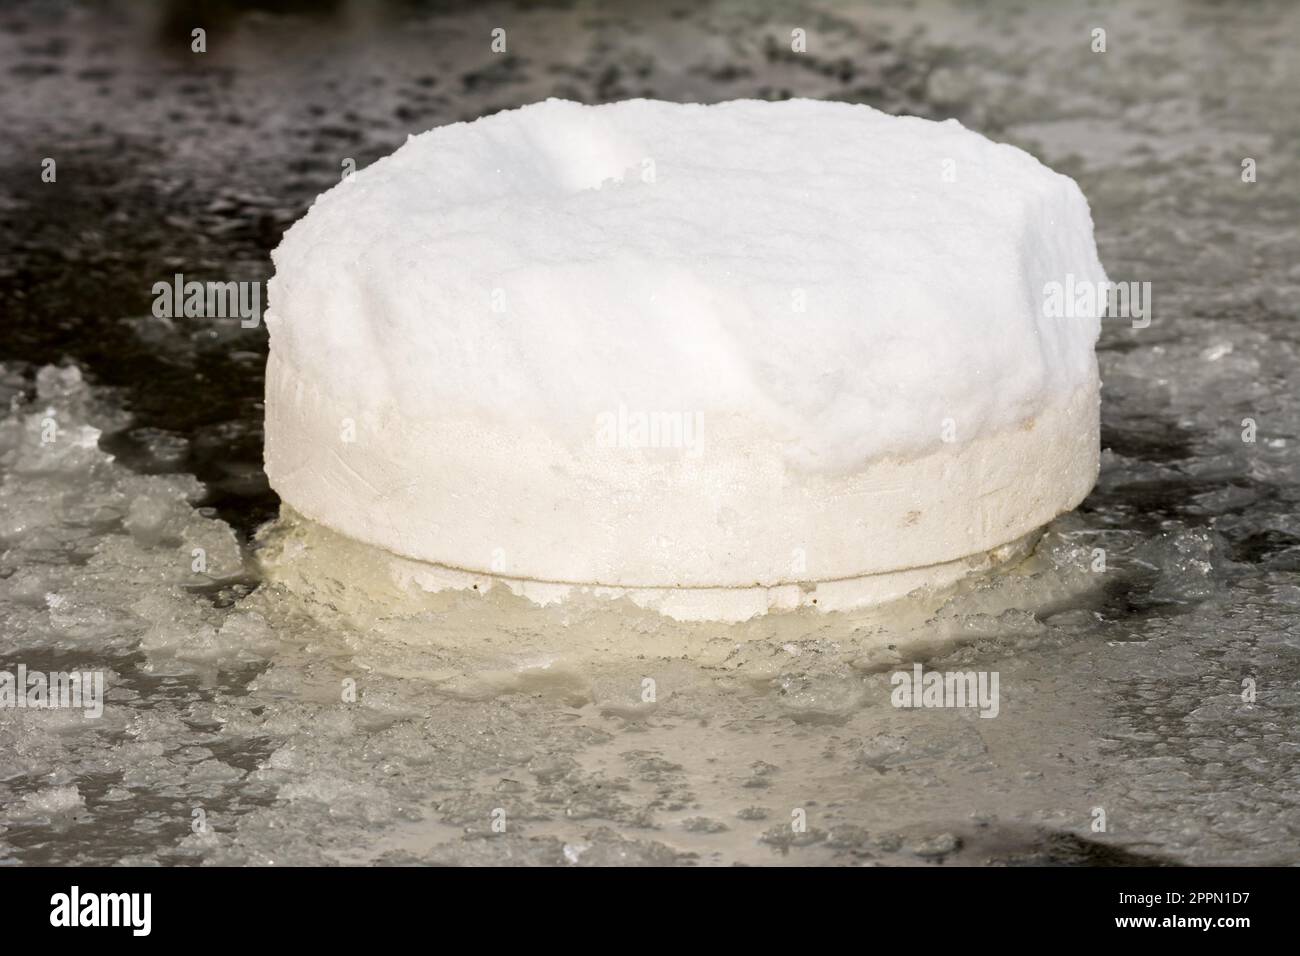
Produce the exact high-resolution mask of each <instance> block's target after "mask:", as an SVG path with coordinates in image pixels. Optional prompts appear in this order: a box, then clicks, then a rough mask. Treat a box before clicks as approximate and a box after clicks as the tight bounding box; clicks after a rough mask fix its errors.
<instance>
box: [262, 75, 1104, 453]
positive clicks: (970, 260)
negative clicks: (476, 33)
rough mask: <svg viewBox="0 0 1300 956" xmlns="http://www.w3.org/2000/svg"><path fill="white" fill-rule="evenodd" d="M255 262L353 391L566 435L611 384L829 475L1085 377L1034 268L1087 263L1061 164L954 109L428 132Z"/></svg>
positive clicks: (319, 206) (1081, 204)
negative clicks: (980, 127) (961, 117)
mask: <svg viewBox="0 0 1300 956" xmlns="http://www.w3.org/2000/svg"><path fill="white" fill-rule="evenodd" d="M274 261H275V267H276V274H275V277H274V278H273V279H272V281H271V285H270V289H269V301H268V312H267V323H268V326H269V329H270V333H271V345H272V348H273V349H274V350H275V352H276V353H277V354H278V355H279V356H280V357H281V358H282V359H284V360H285V361H287V362H289V363H290V364H291V365H293V366H294V367H296V368H297V369H299V370H300V371H301V372H302V373H303V374H305V375H307V376H310V377H311V378H313V379H315V380H316V381H318V382H320V383H321V384H322V385H323V386H324V387H325V388H327V389H329V390H330V391H331V392H332V393H333V394H334V395H335V397H337V398H340V399H342V400H343V401H344V402H346V403H355V404H356V405H357V406H358V408H359V409H360V408H376V407H381V406H384V407H387V408H388V409H389V410H390V411H391V409H392V406H394V405H395V406H396V409H397V412H398V413H399V414H401V415H404V416H410V417H412V418H423V419H429V418H438V417H439V416H444V415H450V414H454V415H457V416H460V417H462V418H465V417H468V418H470V419H471V420H481V421H482V422H483V424H484V427H485V428H491V426H492V424H493V423H494V422H501V421H508V422H509V423H511V424H512V425H519V424H523V425H527V426H535V427H538V428H540V429H543V430H545V431H546V432H549V433H551V434H552V435H553V436H554V438H555V440H556V441H559V442H570V443H574V442H590V441H591V440H592V439H593V433H594V427H593V422H595V421H596V420H597V418H598V416H600V415H602V414H606V413H608V412H610V411H611V410H614V409H619V408H620V407H623V408H626V409H630V410H632V411H642V412H647V413H656V412H686V413H699V414H700V415H702V417H703V419H704V421H705V422H706V423H707V421H708V420H709V418H710V417H713V416H717V417H730V418H731V419H732V420H744V421H745V422H747V423H748V425H749V426H750V427H752V428H753V429H755V430H756V432H757V433H759V434H762V435H763V436H765V437H768V438H771V439H774V440H776V441H777V442H779V443H780V445H781V447H782V448H783V449H784V453H785V454H786V455H787V457H788V460H789V461H790V462H791V463H792V464H795V465H797V466H799V467H802V468H808V469H813V470H826V471H835V470H843V469H846V468H853V467H857V466H860V465H861V464H863V463H865V462H867V461H870V460H873V459H876V458H880V457H882V456H889V455H911V454H916V453H920V452H923V451H925V450H926V449H929V448H931V447H933V446H938V445H939V443H940V442H941V440H943V429H944V422H945V420H947V419H952V421H953V425H954V426H955V433H956V437H957V438H958V439H959V440H965V439H969V438H974V437H978V436H979V435H982V434H987V433H989V432H991V431H995V430H998V429H1000V428H1004V427H1008V426H1013V425H1015V424H1017V423H1019V422H1021V421H1023V420H1024V419H1026V418H1027V417H1029V416H1032V415H1033V414H1035V412H1037V411H1039V410H1040V409H1042V408H1043V407H1045V406H1046V404H1047V403H1048V402H1050V401H1051V400H1052V399H1053V397H1055V396H1058V395H1060V394H1062V393H1068V392H1070V391H1072V390H1073V389H1074V388H1075V387H1077V386H1079V385H1081V384H1084V383H1085V382H1087V381H1089V380H1090V379H1091V378H1092V376H1094V375H1095V367H1096V366H1095V359H1094V356H1093V345H1094V343H1095V341H1096V338H1097V334H1098V329H1099V322H1098V319H1097V317H1096V316H1095V315H1090V316H1084V317H1082V318H1081V317H1077V316H1073V317H1068V318H1060V317H1054V316H1049V315H1046V314H1045V310H1044V308H1043V302H1044V287H1045V286H1046V284H1047V283H1051V282H1062V283H1064V282H1065V281H1066V279H1067V276H1068V275H1072V276H1073V281H1075V282H1076V283H1081V282H1099V281H1102V280H1104V278H1105V274H1104V272H1103V270H1102V267H1101V264H1100V263H1099V261H1098V259H1097V253H1096V249H1095V246H1094V243H1093V234H1092V220H1091V216H1090V214H1089V211H1088V205H1087V202H1086V201H1085V199H1084V197H1083V195H1082V193H1081V192H1080V191H1079V188H1078V186H1077V185H1076V184H1075V183H1074V181H1073V180H1071V179H1069V178H1068V177H1066V176H1062V175H1059V174H1057V173H1055V172H1053V171H1051V170H1050V169H1048V168H1047V167H1045V166H1043V165H1042V164H1041V163H1039V162H1038V161H1037V160H1036V159H1034V158H1033V157H1032V156H1030V155H1028V154H1027V153H1025V152H1023V151H1022V150H1019V149H1017V148H1014V147H1011V146H1007V145H1001V144H997V143H993V142H991V141H990V140H988V139H986V138H985V137H983V136H981V135H979V134H977V133H974V132H971V131H970V130H967V129H965V128H964V127H962V126H961V125H960V124H959V123H957V122H956V121H954V120H948V121H946V122H942V123H936V122H932V121H929V120H924V119H919V118H915V117H896V116H890V115H888V114H885V113H881V112H879V111H877V110H874V109H872V108H870V107H867V106H860V105H850V104H844V103H830V102H818V101H810V100H790V101H785V102H763V101H755V100H742V101H735V102H729V103H721V104H717V105H712V106H702V105H694V104H676V103H665V102H658V101H653V100H632V101H627V102H622V103H614V104H609V105H605V106H584V105H581V104H578V103H572V102H566V101H561V100H548V101H546V102H544V103H538V104H535V105H532V106H528V107H524V108H522V109H517V110H510V111H507V112H502V113H498V114H495V115H493V116H489V117H486V118H484V119H480V120H477V121H475V122H473V123H457V124H454V125H451V126H445V127H441V128H438V129H434V130H431V131H429V132H427V133H424V134H422V135H420V136H415V137H412V138H410V139H409V140H408V141H407V143H406V144H405V145H404V146H402V147H401V148H400V149H398V150H397V151H396V152H395V153H393V154H392V155H391V156H389V157H387V158H384V159H381V160H379V161H378V162H376V163H374V164H373V165H371V166H369V167H367V168H366V169H363V170H361V171H359V172H357V173H356V174H354V176H353V177H352V178H351V179H350V180H348V181H345V182H341V183H340V184H339V185H337V186H335V187H334V188H333V189H331V190H329V191H328V192H326V193H325V194H323V195H322V196H321V197H320V198H319V199H317V201H316V203H315V204H314V205H313V206H312V208H311V210H310V211H309V212H308V214H307V215H306V216H305V217H304V218H303V219H302V220H300V221H299V222H298V223H296V224H295V225H294V226H293V227H292V228H291V229H290V230H289V231H288V233H287V234H286V235H285V238H284V241H283V242H282V243H281V244H280V246H279V248H278V249H276V251H275V253H274ZM737 417H738V418H737ZM706 427H707V425H706ZM949 437H952V436H951V435H950V436H949Z"/></svg>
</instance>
